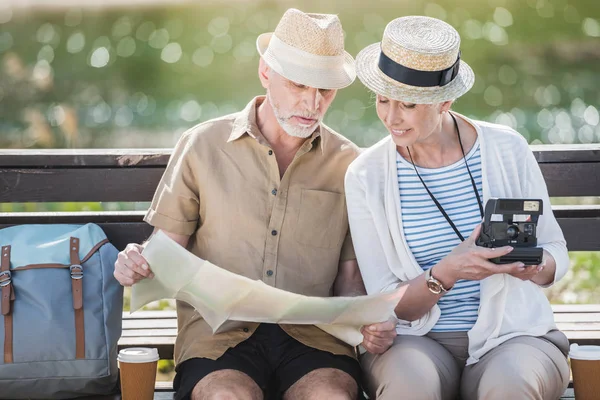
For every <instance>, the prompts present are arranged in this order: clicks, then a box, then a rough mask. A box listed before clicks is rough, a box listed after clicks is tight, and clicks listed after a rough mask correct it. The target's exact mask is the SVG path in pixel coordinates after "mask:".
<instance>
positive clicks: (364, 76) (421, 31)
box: [356, 16, 475, 104]
mask: <svg viewBox="0 0 600 400" xmlns="http://www.w3.org/2000/svg"><path fill="white" fill-rule="evenodd" d="M356 69H357V74H358V78H359V79H360V80H361V82H362V83H363V84H364V85H365V86H366V87H368V88H369V89H371V90H372V91H373V92H375V93H377V94H379V95H382V96H385V97H388V98H390V99H394V100H400V101H406V102H410V103H415V104H433V103H441V102H444V101H447V100H455V99H457V98H458V97H460V96H462V95H463V94H465V93H466V92H468V91H469V89H471V87H472V86H473V83H474V81H475V75H474V74H473V70H472V69H471V67H469V66H468V65H467V63H465V62H464V61H462V60H461V59H460V36H459V34H458V32H457V31H456V29H454V28H453V27H452V26H450V25H448V24H447V23H445V22H443V21H440V20H439V19H435V18H430V17H421V16H409V17H402V18H397V19H395V20H393V21H392V22H390V23H389V24H388V25H387V26H386V28H385V31H384V33H383V40H382V41H381V42H380V43H375V44H372V45H370V46H367V47H366V48H364V49H363V50H362V51H361V52H360V53H359V54H358V56H356Z"/></svg>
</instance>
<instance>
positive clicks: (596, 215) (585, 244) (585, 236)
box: [0, 205, 600, 251]
mask: <svg viewBox="0 0 600 400" xmlns="http://www.w3.org/2000/svg"><path fill="white" fill-rule="evenodd" d="M553 211H554V214H555V216H556V218H557V221H558V223H559V225H560V226H561V228H562V229H563V233H564V235H565V238H566V240H567V246H568V248H569V250H571V251H598V250H600V241H598V239H597V232H600V206H597V205H589V206H587V205H586V206H554V207H553ZM144 214H145V212H144V211H126V212H81V213H0V229H1V228H5V227H8V226H11V225H19V224H33V223H35V224H78V223H97V224H99V225H100V226H101V227H102V228H103V229H104V231H105V232H106V234H107V236H108V238H109V240H111V242H113V244H114V245H115V246H116V247H117V248H118V249H120V250H121V249H123V248H125V246H126V245H127V244H128V243H132V242H133V243H141V242H143V241H144V240H146V239H147V238H148V237H149V236H150V233H151V232H152V228H151V227H150V226H148V225H147V224H146V223H145V222H143V216H144Z"/></svg>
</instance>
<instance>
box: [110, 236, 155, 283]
mask: <svg viewBox="0 0 600 400" xmlns="http://www.w3.org/2000/svg"><path fill="white" fill-rule="evenodd" d="M143 249H144V248H143V247H142V246H141V245H139V244H135V243H130V244H128V245H127V247H126V248H125V250H123V251H122V252H120V253H119V256H118V257H117V262H115V272H114V276H115V278H116V279H117V280H118V281H119V283H120V284H121V285H123V286H132V285H134V284H135V283H138V282H139V281H141V280H142V279H144V278H154V274H153V273H152V271H151V270H150V267H149V266H148V261H146V259H145V258H144V257H142V250H143Z"/></svg>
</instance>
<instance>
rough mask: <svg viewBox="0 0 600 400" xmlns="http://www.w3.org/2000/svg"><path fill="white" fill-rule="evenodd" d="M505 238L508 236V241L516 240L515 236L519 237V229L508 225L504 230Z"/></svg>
mask: <svg viewBox="0 0 600 400" xmlns="http://www.w3.org/2000/svg"><path fill="white" fill-rule="evenodd" d="M506 236H508V238H509V239H516V238H517V236H519V228H518V227H517V226H516V225H510V226H509V227H508V228H507V229H506Z"/></svg>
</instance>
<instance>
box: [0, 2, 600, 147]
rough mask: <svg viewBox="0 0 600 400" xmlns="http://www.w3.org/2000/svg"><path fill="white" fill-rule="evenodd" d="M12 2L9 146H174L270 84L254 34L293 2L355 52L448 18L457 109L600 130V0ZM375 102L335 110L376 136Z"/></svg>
mask: <svg viewBox="0 0 600 400" xmlns="http://www.w3.org/2000/svg"><path fill="white" fill-rule="evenodd" d="M34 3H35V2H34ZM56 3H57V4H60V0H57V1H56ZM3 4H4V3H2V4H0V65H1V67H2V68H1V70H0V147H16V148H19V147H38V148H39V147H42V148H43V147H158V146H171V145H172V144H173V143H174V142H175V141H176V139H177V138H178V137H179V135H180V134H181V132H182V131H183V130H185V129H186V128H189V127H190V126H193V125H194V124H196V123H198V122H201V121H204V120H207V119H210V118H213V117H216V116H218V115H223V114H226V113H230V112H233V111H235V110H238V109H240V108H241V107H243V106H244V105H245V104H246V103H247V101H248V100H249V99H250V98H251V97H252V96H254V95H256V94H260V93H262V91H263V90H262V88H261V86H260V84H259V81H258V79H257V76H256V67H257V61H258V55H257V52H256V48H255V40H256V37H257V36H258V35H259V34H260V33H263V32H267V31H272V30H273V29H274V28H275V26H276V25H277V22H278V20H279V18H280V17H281V15H282V13H283V12H284V11H285V9H286V8H288V7H292V6H293V7H297V8H300V9H303V10H305V11H310V12H330V13H337V14H339V16H340V19H341V20H342V23H343V25H344V28H345V32H346V47H347V50H348V51H349V52H350V53H351V54H354V55H355V54H357V53H358V51H359V50H360V49H362V48H363V47H364V46H366V45H368V44H371V43H374V42H377V41H379V40H380V39H381V36H382V33H383V30H384V28H385V26H386V24H387V22H389V21H390V20H391V19H393V18H395V17H399V16H402V15H411V14H412V15H414V14H421V15H430V16H434V17H438V18H441V19H444V20H446V21H448V22H449V23H450V24H452V25H453V26H454V27H456V28H457V30H458V31H459V32H460V33H461V36H462V46H461V47H462V58H463V59H464V60H465V61H466V62H468V63H469V64H470V65H471V67H472V68H473V70H474V71H475V74H476V83H475V86H474V88H473V89H472V90H471V92H469V93H468V94H466V95H465V96H463V97H462V98H461V99H459V101H458V102H457V103H456V105H455V108H456V110H457V111H459V112H462V113H464V114H466V115H468V116H471V117H475V118H478V119H484V120H489V121H494V122H500V123H504V124H507V125H510V126H512V127H513V128H516V129H518V130H519V132H521V134H523V135H524V136H525V137H527V138H528V139H529V141H530V142H537V141H541V142H543V143H577V142H581V143H591V142H598V141H600V124H599V113H598V104H599V103H600V81H599V80H598V79H596V76H597V74H598V73H599V72H600V62H599V61H600V46H599V45H598V40H599V39H598V38H599V37H600V22H599V20H600V6H599V3H598V1H597V0H487V1H475V0H434V1H430V2H414V1H408V0H399V1H398V0H394V1H392V0H380V1H377V2H362V1H359V0H343V1H342V0H331V1H328V2H324V1H316V0H298V1H293V2H292V1H223V2H208V3H207V2H195V3H193V2H190V3H184V4H177V5H169V3H168V2H166V1H165V2H164V4H163V5H157V4H156V3H155V2H154V3H153V5H147V6H145V7H136V8H132V7H129V8H128V7H125V6H120V7H118V8H102V7H99V6H94V7H87V8H85V7H84V8H60V7H58V6H56V7H53V8H51V9H42V10H40V9H32V8H27V7H23V8H18V9H17V8H15V9H11V8H10V6H7V5H6V4H4V5H3ZM83 4H85V3H83ZM372 103H373V102H372V99H371V97H370V94H369V93H368V91H367V90H366V89H365V88H364V87H363V86H362V85H361V84H360V82H358V81H357V82H356V83H355V84H354V85H352V86H351V87H349V88H347V89H344V90H342V91H340V93H339V94H338V98H337V99H336V101H335V102H334V104H333V106H332V109H331V110H330V112H329V113H328V115H327V117H326V122H327V123H328V124H330V125H331V126H332V127H333V128H334V129H337V130H339V131H340V132H342V133H343V134H344V135H346V136H348V137H349V138H351V139H352V140H354V141H355V142H356V143H357V144H359V145H362V146H366V145H370V144H372V143H374V142H375V141H376V140H378V139H379V138H381V137H382V136H383V135H384V131H383V129H382V128H381V126H380V122H379V121H378V120H377V117H376V115H375V112H374V109H373V106H372Z"/></svg>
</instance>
